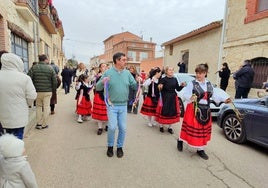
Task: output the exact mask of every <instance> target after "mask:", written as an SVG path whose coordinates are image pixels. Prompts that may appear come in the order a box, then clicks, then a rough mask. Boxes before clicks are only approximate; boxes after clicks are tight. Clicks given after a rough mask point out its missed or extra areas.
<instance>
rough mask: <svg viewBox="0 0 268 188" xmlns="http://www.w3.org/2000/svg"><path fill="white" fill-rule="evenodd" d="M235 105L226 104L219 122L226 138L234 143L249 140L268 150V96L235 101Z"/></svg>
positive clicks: (220, 113)
mask: <svg viewBox="0 0 268 188" xmlns="http://www.w3.org/2000/svg"><path fill="white" fill-rule="evenodd" d="M233 104H234V105H232V104H225V105H224V106H223V108H222V109H221V110H220V112H219V116H218V120H217V124H218V126H219V127H220V128H222V130H223V132H224V135H225V137H226V138H227V139H228V140H230V141H231V142H234V143H238V144H240V143H244V142H246V141H247V140H249V141H251V142H254V143H257V144H258V145H261V146H264V147H266V148H268V96H264V97H262V98H254V99H235V100H234V102H233ZM234 109H237V110H238V111H239V113H236V112H235V111H236V110H234Z"/></svg>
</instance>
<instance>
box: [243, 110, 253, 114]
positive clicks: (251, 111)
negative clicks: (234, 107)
mask: <svg viewBox="0 0 268 188" xmlns="http://www.w3.org/2000/svg"><path fill="white" fill-rule="evenodd" d="M245 112H246V113H249V114H254V113H255V111H254V110H245Z"/></svg>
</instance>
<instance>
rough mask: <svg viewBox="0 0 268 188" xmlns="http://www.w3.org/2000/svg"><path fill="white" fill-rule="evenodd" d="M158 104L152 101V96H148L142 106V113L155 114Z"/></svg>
mask: <svg viewBox="0 0 268 188" xmlns="http://www.w3.org/2000/svg"><path fill="white" fill-rule="evenodd" d="M156 107H157V104H154V103H153V102H152V99H151V98H150V97H148V96H147V97H146V98H145V99H144V102H143V104H142V107H141V111H140V113H141V114H143V115H147V116H155V114H156Z"/></svg>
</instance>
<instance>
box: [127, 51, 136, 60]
mask: <svg viewBox="0 0 268 188" xmlns="http://www.w3.org/2000/svg"><path fill="white" fill-rule="evenodd" d="M127 57H128V60H129V61H136V52H135V51H128V52H127Z"/></svg>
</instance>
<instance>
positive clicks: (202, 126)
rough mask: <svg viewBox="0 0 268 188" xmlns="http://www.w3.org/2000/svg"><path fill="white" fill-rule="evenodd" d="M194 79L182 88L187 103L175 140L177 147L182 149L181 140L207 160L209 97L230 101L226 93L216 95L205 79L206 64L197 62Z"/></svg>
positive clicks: (209, 117)
mask: <svg viewBox="0 0 268 188" xmlns="http://www.w3.org/2000/svg"><path fill="white" fill-rule="evenodd" d="M195 73H196V79H195V80H193V81H192V82H189V83H188V84H187V85H186V87H185V88H184V89H183V95H184V98H185V99H186V101H188V104H187V106H186V111H185V115H184V118H183V122H182V127H181V132H180V136H179V139H178V140H177V148H178V150H179V151H182V150H183V142H185V143H187V144H188V145H189V146H191V147H193V148H196V149H197V154H198V155H199V156H200V157H201V158H202V159H205V160H207V159H208V155H207V154H206V153H205V151H204V147H205V146H206V145H207V143H208V141H210V138H211V125H212V118H211V113H210V98H212V99H213V100H214V101H216V102H226V103H227V102H230V101H231V100H230V97H229V95H228V94H227V93H225V92H222V93H221V95H217V93H216V92H213V87H212V84H211V83H210V82H209V81H208V80H207V79H206V76H207V73H208V65H207V64H199V65H197V67H196V69H195Z"/></svg>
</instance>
